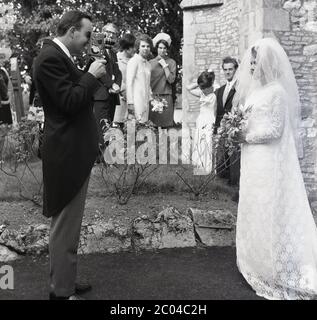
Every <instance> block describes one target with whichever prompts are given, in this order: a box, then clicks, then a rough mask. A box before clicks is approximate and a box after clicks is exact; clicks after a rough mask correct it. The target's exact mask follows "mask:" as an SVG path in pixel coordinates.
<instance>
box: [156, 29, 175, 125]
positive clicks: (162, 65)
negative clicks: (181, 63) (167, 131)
mask: <svg viewBox="0 0 317 320" xmlns="http://www.w3.org/2000/svg"><path fill="white" fill-rule="evenodd" d="M153 45H154V46H155V48H156V50H157V57H156V58H154V59H152V60H151V61H150V64H151V88H152V92H153V94H154V95H157V96H159V97H161V98H162V99H164V100H166V101H167V103H168V107H167V108H166V109H165V110H164V111H163V112H162V113H158V112H152V110H150V120H151V121H152V122H153V123H154V124H155V125H156V126H158V127H162V128H167V127H172V126H173V124H174V105H173V98H172V84H173V83H174V82H175V79H176V62H175V60H173V59H171V58H170V57H169V55H168V50H169V48H170V45H171V37H170V36H169V35H168V34H166V33H159V34H158V35H156V37H155V38H154V39H153Z"/></svg>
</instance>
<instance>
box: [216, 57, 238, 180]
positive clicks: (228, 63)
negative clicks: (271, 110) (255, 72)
mask: <svg viewBox="0 0 317 320" xmlns="http://www.w3.org/2000/svg"><path fill="white" fill-rule="evenodd" d="M238 67H239V64H238V61H237V60H236V59H234V58H231V57H226V58H224V59H223V61H222V69H223V71H224V74H225V77H226V80H227V83H226V84H225V85H223V86H222V87H220V88H219V89H217V90H216V91H215V94H216V97H217V115H216V123H215V131H217V129H218V128H219V126H220V122H221V120H222V118H223V116H224V114H225V113H227V112H230V111H231V108H232V103H233V99H234V96H235V93H236V89H235V85H236V72H237V69H238ZM219 153H220V154H218V155H217V167H220V165H221V164H223V163H224V162H226V166H225V167H221V168H220V169H219V170H218V172H221V171H222V173H220V174H219V175H220V177H223V178H229V184H231V185H237V184H239V180H240V153H239V152H236V153H234V154H233V155H232V157H231V158H230V160H229V156H228V154H227V153H226V152H224V153H223V152H221V151H220V152H219Z"/></svg>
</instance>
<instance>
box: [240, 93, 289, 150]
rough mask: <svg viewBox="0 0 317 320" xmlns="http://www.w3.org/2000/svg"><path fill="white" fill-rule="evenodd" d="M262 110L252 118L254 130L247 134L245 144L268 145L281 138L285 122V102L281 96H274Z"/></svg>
mask: <svg viewBox="0 0 317 320" xmlns="http://www.w3.org/2000/svg"><path fill="white" fill-rule="evenodd" d="M264 108H265V109H266V110H264ZM264 108H262V109H261V110H260V111H257V112H255V114H254V116H253V119H252V120H253V122H254V125H253V127H254V130H251V131H250V132H248V133H247V135H246V141H247V143H254V144H260V143H269V142H271V141H272V140H275V139H279V138H280V137H281V136H282V133H283V130H284V121H285V120H284V119H285V102H284V99H283V97H282V95H281V94H279V93H277V94H275V95H274V96H273V98H272V100H271V102H270V104H269V105H266V106H265V107H264Z"/></svg>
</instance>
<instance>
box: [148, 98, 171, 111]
mask: <svg viewBox="0 0 317 320" xmlns="http://www.w3.org/2000/svg"><path fill="white" fill-rule="evenodd" d="M151 106H152V111H153V112H157V113H163V112H164V110H166V109H167V107H168V103H167V101H166V100H165V99H163V98H161V97H159V96H155V97H154V98H153V100H151Z"/></svg>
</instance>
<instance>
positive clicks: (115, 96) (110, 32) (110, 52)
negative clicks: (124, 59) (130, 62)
mask: <svg viewBox="0 0 317 320" xmlns="http://www.w3.org/2000/svg"><path fill="white" fill-rule="evenodd" d="M102 33H103V34H104V36H105V47H104V51H103V56H104V58H105V59H106V60H107V64H106V71H107V74H106V75H105V76H104V77H102V79H100V81H101V82H102V84H103V85H102V86H101V87H100V88H99V89H98V90H97V91H96V92H95V94H94V100H95V103H94V112H95V116H96V120H97V126H98V132H99V144H100V147H101V149H103V148H104V145H105V144H104V139H103V134H104V132H103V126H104V124H105V123H104V120H106V121H107V122H108V123H112V122H113V119H114V114H115V109H116V106H117V105H118V104H120V99H119V93H120V86H121V82H122V74H121V71H120V70H119V66H118V60H117V54H116V53H115V51H114V45H115V44H116V43H117V39H118V27H117V26H116V25H115V24H113V23H107V24H106V25H105V26H104V27H103V28H102Z"/></svg>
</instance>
